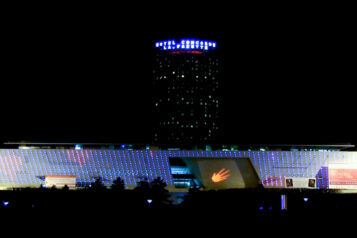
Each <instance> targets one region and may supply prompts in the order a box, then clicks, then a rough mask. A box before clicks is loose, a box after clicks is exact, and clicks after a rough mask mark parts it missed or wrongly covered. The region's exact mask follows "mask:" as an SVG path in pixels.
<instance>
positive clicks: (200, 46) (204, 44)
mask: <svg viewBox="0 0 357 238" xmlns="http://www.w3.org/2000/svg"><path fill="white" fill-rule="evenodd" d="M155 47H156V48H158V49H161V50H177V49H188V50H205V51H207V50H210V49H214V48H216V47H217V43H216V42H213V41H202V40H197V39H196V40H195V39H182V40H180V41H177V42H176V41H175V40H167V41H158V42H155Z"/></svg>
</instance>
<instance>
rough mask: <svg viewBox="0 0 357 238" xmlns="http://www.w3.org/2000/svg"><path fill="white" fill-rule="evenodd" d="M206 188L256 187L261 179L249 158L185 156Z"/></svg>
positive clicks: (192, 170) (188, 165)
mask: <svg viewBox="0 0 357 238" xmlns="http://www.w3.org/2000/svg"><path fill="white" fill-rule="evenodd" d="M183 161H184V162H185V163H186V165H187V167H188V168H189V169H190V170H191V172H192V173H193V174H194V176H195V177H196V178H197V179H198V180H199V181H200V182H201V183H202V185H203V187H204V189H206V190H218V189H232V188H256V187H257V186H258V185H259V183H260V179H259V176H258V174H257V172H256V171H255V169H254V166H253V165H252V163H251V161H250V160H249V158H239V159H237V158H183Z"/></svg>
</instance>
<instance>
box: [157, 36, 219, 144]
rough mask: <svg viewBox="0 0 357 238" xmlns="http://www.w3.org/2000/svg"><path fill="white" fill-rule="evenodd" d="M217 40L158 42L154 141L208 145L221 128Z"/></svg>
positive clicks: (158, 142)
mask: <svg viewBox="0 0 357 238" xmlns="http://www.w3.org/2000/svg"><path fill="white" fill-rule="evenodd" d="M219 75H220V62H219V59H218V57H217V43H216V42H212V41H202V40H193V39H183V40H180V41H175V40H167V41H160V42H156V43H155V65H154V92H153V95H154V100H153V112H154V113H153V124H154V125H153V128H154V131H153V143H155V144H160V145H162V144H165V145H174V146H176V145H180V146H183V145H189V146H190V147H192V145H200V144H201V145H205V144H207V143H208V142H212V141H213V140H214V139H215V137H216V135H217V133H218V130H219V127H220V125H219V117H220V113H219V110H220V108H219V106H220V99H219V96H218V89H219V86H220V85H219V83H220V81H219Z"/></svg>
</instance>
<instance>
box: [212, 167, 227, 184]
mask: <svg viewBox="0 0 357 238" xmlns="http://www.w3.org/2000/svg"><path fill="white" fill-rule="evenodd" d="M229 176H231V174H230V170H229V169H228V170H227V169H221V170H220V171H219V172H218V173H213V175H212V178H211V179H212V182H214V183H220V182H222V181H224V180H227V178H228V177H229Z"/></svg>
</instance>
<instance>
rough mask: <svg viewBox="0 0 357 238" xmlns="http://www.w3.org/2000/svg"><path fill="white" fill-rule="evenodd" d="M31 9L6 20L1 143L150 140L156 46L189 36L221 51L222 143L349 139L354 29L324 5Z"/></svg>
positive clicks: (340, 14)
mask: <svg viewBox="0 0 357 238" xmlns="http://www.w3.org/2000/svg"><path fill="white" fill-rule="evenodd" d="M31 7H32V8H31V9H33V10H31V11H28V10H26V7H22V8H21V9H19V8H15V9H14V8H12V9H11V11H9V13H8V15H6V16H5V17H4V28H3V29H2V37H3V43H2V48H3V52H4V53H2V55H1V57H2V67H1V68H2V70H1V85H2V86H1V94H0V99H1V124H0V128H1V131H0V132H1V133H0V141H2V142H5V141H21V140H26V141H41V142H43V141H49V142H79V141H80V142H113V143H149V142H150V141H151V128H150V126H151V122H150V115H151V114H150V112H151V89H150V88H151V86H152V84H151V82H152V59H153V51H152V46H153V42H154V41H155V40H160V39H169V38H175V37H177V38H179V37H181V36H188V37H193V38H204V39H209V40H215V41H217V43H218V45H219V47H220V49H219V50H220V52H221V53H220V56H221V58H222V60H223V72H224V75H223V78H222V89H221V94H222V103H223V104H222V106H223V111H224V113H223V121H224V124H223V126H222V133H221V137H220V141H221V142H222V143H231V144H235V143H240V144H250V143H346V142H350V143H357V138H356V137H355V134H356V132H357V128H356V124H355V116H354V111H355V87H354V86H353V84H352V83H353V81H355V80H356V70H355V68H356V66H355V65H356V60H355V55H356V54H355V53H356V48H355V42H356V39H355V36H354V34H353V33H354V28H355V27H354V26H353V22H352V21H351V19H350V15H349V14H348V13H344V12H341V11H339V10H337V9H333V6H331V8H329V9H328V10H325V9H324V8H321V7H319V6H317V7H316V6H315V7H314V8H302V9H300V8H297V9H296V8H292V7H287V8H286V9H284V10H281V8H279V9H277V8H275V7H274V6H269V8H268V9H266V8H264V6H260V7H257V8H255V7H254V6H253V7H251V8H249V10H246V9H242V8H239V7H238V8H232V7H231V6H223V5H222V6H218V7H216V6H213V7H207V8H201V7H199V6H191V8H186V9H185V8H183V9H182V8H181V9H176V10H173V8H169V7H168V8H166V9H165V10H162V9H156V10H152V9H149V8H145V6H143V7H142V8H141V9H133V8H131V9H128V8H125V7H123V6H119V7H117V8H112V7H111V6H106V7H103V6H102V7H100V8H96V6H95V5H93V6H90V7H88V6H73V7H71V8H66V7H63V6H62V7H53V6H50V7H48V8H43V6H41V7H42V8H41V9H37V8H36V7H34V6H31ZM306 9H307V10H306ZM222 13H223V14H224V15H221V14H222Z"/></svg>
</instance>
